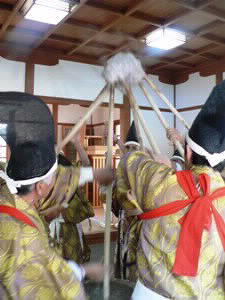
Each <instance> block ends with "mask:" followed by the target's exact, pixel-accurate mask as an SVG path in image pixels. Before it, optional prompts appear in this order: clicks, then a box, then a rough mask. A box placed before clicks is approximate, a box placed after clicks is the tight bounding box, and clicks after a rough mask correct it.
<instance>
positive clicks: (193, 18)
mask: <svg viewBox="0 0 225 300" xmlns="http://www.w3.org/2000/svg"><path fill="white" fill-rule="evenodd" d="M179 1H180V2H181V3H186V4H188V3H189V4H190V1H189V0H187V1H186V2H185V1H181V0H179ZM179 1H177V0H135V1H134V0H117V1H115V0H82V1H81V3H82V5H81V6H80V8H79V9H78V10H77V11H75V12H74V13H73V14H72V15H70V16H69V17H68V18H67V20H65V22H64V21H63V22H62V24H61V23H60V24H59V25H57V26H52V25H47V24H43V23H39V22H34V21H30V20H25V19H23V17H22V16H21V15H19V14H17V15H16V16H15V17H13V18H12V20H11V21H10V24H8V23H6V21H7V19H8V18H9V17H10V9H11V11H12V9H13V5H14V7H15V5H16V3H17V1H16V0H15V1H14V0H12V1H11V0H3V1H1V0H0V3H3V4H4V3H5V4H9V5H7V6H4V5H3V6H1V5H0V24H6V25H9V26H8V27H7V31H6V34H5V32H3V33H2V40H3V42H2V43H1V45H0V48H2V47H5V46H4V41H5V42H8V43H7V47H8V48H7V49H8V50H7V49H5V48H4V51H5V52H4V53H6V54H7V51H9V53H11V52H13V53H14V54H15V56H16V51H17V48H20V51H21V49H24V48H26V51H28V49H27V47H28V46H29V47H30V51H32V50H34V51H35V49H33V48H32V47H34V45H36V48H38V49H43V48H44V49H45V51H46V53H48V52H49V55H50V54H51V53H55V56H57V53H59V55H62V57H63V58H65V59H69V60H75V61H79V62H86V63H93V64H95V63H97V64H99V63H100V62H101V61H102V60H103V59H102V56H106V57H110V56H111V55H114V54H116V53H117V52H119V51H121V50H131V51H134V53H135V54H136V55H137V56H138V57H140V58H141V60H142V61H143V63H144V64H145V65H146V66H149V69H150V70H151V66H153V65H154V66H155V67H154V74H156V73H157V72H158V74H159V75H160V76H161V75H162V74H163V72H165V74H166V75H165V76H167V75H168V74H170V75H171V74H172V73H173V72H176V74H178V73H179V71H180V72H181V71H182V70H185V72H186V73H188V72H189V71H190V73H191V69H192V71H193V70H194V71H196V70H197V67H195V68H192V66H193V65H197V66H198V64H200V63H203V64H204V62H207V64H208V62H211V63H213V62H215V61H216V60H218V58H220V57H221V58H223V57H224V58H225V53H224V52H225V34H224V32H225V1H224V0H215V1H214V2H211V3H209V1H206V0H205V4H208V5H205V6H204V7H203V8H200V9H191V7H190V6H189V8H188V6H185V5H179V3H178V2H179ZM192 3H193V2H192ZM196 3H197V2H196ZM198 3H200V2H198ZM131 8H133V9H132V10H130V9H131ZM127 14H128V15H127ZM218 20H219V21H218ZM162 24H166V26H168V25H169V26H172V27H174V28H177V29H180V30H184V31H185V32H187V33H188V41H187V43H186V44H185V45H183V46H181V47H178V48H175V49H172V50H170V51H165V50H160V49H155V48H150V47H147V46H146V45H145V44H144V39H143V38H144V36H145V35H146V34H147V33H148V32H151V31H153V30H155V29H156V28H158V27H159V26H161V25H162ZM221 24H222V25H221ZM4 27H5V26H3V28H4ZM101 31H104V32H101ZM0 33H1V31H0ZM49 35H50V36H49ZM223 43H224V46H222V45H223ZM5 45H6V43H5ZM10 47H12V49H10ZM0 50H1V49H0ZM38 51H40V50H38ZM199 51H200V52H199ZM27 53H28V52H27ZM64 53H65V55H64ZM68 53H70V54H72V53H73V55H70V56H68ZM28 54H29V53H28ZM28 54H27V56H28ZM66 54H67V55H66ZM24 55H26V52H25V54H24ZM6 56H7V55H6ZM46 56H48V55H46ZM176 61H177V63H176ZM168 70H169V72H168ZM224 71H225V66H224Z"/></svg>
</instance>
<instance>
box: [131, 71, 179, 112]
mask: <svg viewBox="0 0 225 300" xmlns="http://www.w3.org/2000/svg"><path fill="white" fill-rule="evenodd" d="M148 77H149V78H150V79H151V80H152V81H153V82H154V83H155V85H156V86H157V87H158V88H159V89H160V91H161V92H162V93H163V94H164V95H165V96H166V97H167V98H168V100H169V101H170V102H171V103H172V104H173V103H174V87H173V85H171V84H165V83H162V82H160V81H159V79H158V76H156V75H148ZM144 85H145V87H146V89H147V90H148V92H149V93H150V95H151V96H152V97H153V99H154V100H155V102H156V103H157V105H158V106H159V107H163V108H168V106H167V105H166V104H165V103H164V102H163V101H162V100H161V99H160V97H159V96H158V95H157V94H156V93H155V92H154V91H153V90H152V89H151V87H150V86H149V84H147V83H145V82H144ZM133 92H134V96H135V98H136V99H137V102H138V104H139V105H144V106H151V105H150V104H149V103H148V101H147V100H146V98H145V95H144V94H143V92H142V90H141V89H140V88H139V87H135V88H133Z"/></svg>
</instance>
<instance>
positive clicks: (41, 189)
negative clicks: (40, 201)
mask: <svg viewBox="0 0 225 300" xmlns="http://www.w3.org/2000/svg"><path fill="white" fill-rule="evenodd" d="M35 190H36V193H37V194H38V196H39V197H43V195H44V194H45V190H46V183H44V182H43V181H39V182H37V183H36V184H35Z"/></svg>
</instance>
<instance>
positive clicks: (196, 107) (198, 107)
mask: <svg viewBox="0 0 225 300" xmlns="http://www.w3.org/2000/svg"><path fill="white" fill-rule="evenodd" d="M202 106H203V105H195V106H190V107H184V108H178V109H177V110H178V111H179V112H184V111H190V110H196V109H201V108H202Z"/></svg>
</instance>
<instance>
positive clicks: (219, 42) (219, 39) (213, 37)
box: [201, 33, 225, 46]
mask: <svg viewBox="0 0 225 300" xmlns="http://www.w3.org/2000/svg"><path fill="white" fill-rule="evenodd" d="M201 38H204V39H206V40H208V41H211V42H213V43H216V44H217V45H219V46H225V39H224V38H222V37H218V36H216V35H215V34H212V33H206V34H204V35H203V36H201Z"/></svg>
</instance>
